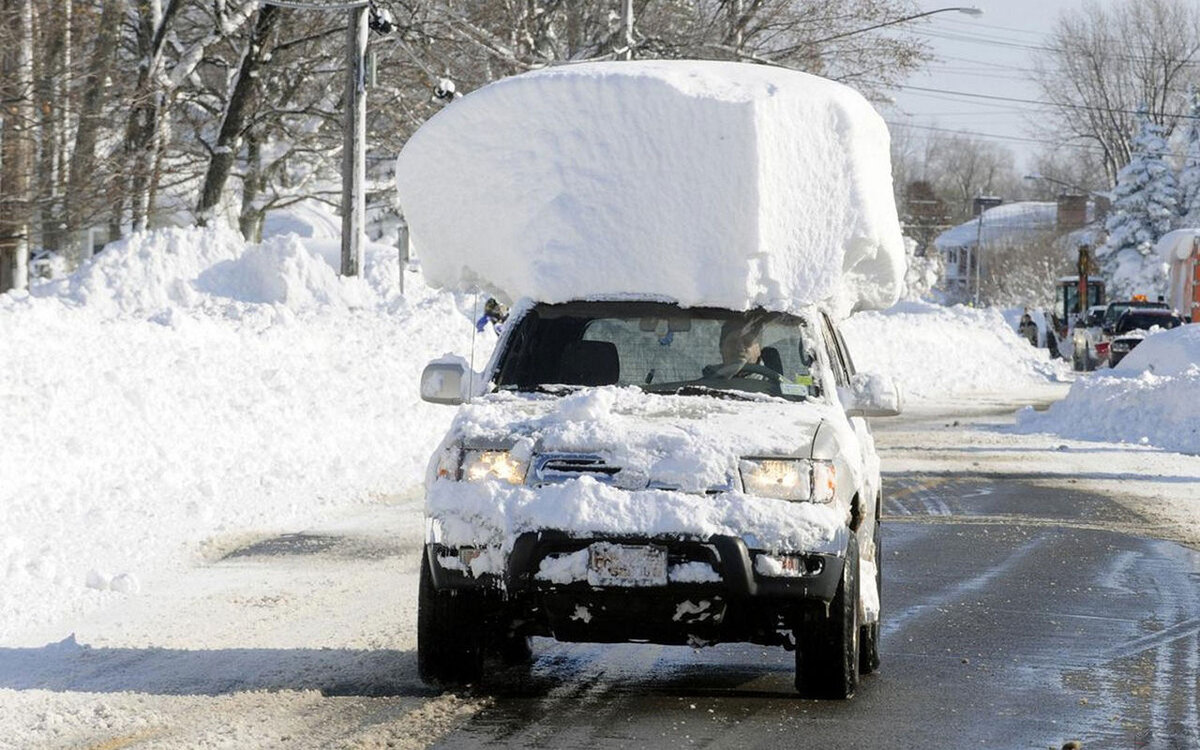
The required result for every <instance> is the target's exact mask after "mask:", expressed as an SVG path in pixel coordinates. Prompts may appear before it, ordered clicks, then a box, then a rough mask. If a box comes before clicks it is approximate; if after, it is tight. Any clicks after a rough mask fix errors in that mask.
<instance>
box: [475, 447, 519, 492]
mask: <svg viewBox="0 0 1200 750" xmlns="http://www.w3.org/2000/svg"><path fill="white" fill-rule="evenodd" d="M526 468H527V464H526V462H524V461H518V460H517V459H515V458H513V456H512V453H510V452H508V451H496V450H482V451H481V450H467V451H463V458H462V469H461V473H460V476H461V477H462V478H463V479H464V480H466V481H468V482H482V481H484V480H487V479H495V480H498V481H501V482H508V483H509V484H523V483H524V482H525V469H526Z"/></svg>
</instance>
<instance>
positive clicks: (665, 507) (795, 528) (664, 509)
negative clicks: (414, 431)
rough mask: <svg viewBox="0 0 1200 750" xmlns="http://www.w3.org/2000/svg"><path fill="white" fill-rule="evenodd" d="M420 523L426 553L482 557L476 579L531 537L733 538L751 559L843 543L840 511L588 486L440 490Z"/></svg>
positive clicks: (474, 565) (449, 486)
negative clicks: (457, 551) (459, 551)
mask: <svg viewBox="0 0 1200 750" xmlns="http://www.w3.org/2000/svg"><path fill="white" fill-rule="evenodd" d="M426 514H427V516H428V519H429V522H428V541H429V542H430V543H431V544H437V545H440V546H442V547H447V548H455V547H472V548H478V549H480V550H481V553H479V554H478V556H477V557H475V558H473V559H472V560H471V561H470V563H469V568H470V572H471V574H473V575H482V574H500V573H502V572H504V566H505V561H506V558H507V557H508V555H509V553H511V551H512V550H513V546H514V543H515V542H516V540H517V539H518V537H520V536H521V535H523V534H528V533H531V532H543V531H550V532H555V533H558V534H563V535H566V536H568V537H571V538H575V539H588V538H617V537H619V538H634V537H636V538H644V539H652V538H661V537H676V538H690V539H695V540H706V539H711V538H713V537H727V538H728V537H732V538H736V539H740V540H741V542H742V544H744V545H745V547H746V548H748V549H751V550H767V551H771V552H781V553H788V552H797V553H801V552H802V553H816V554H827V555H840V554H841V553H842V551H843V550H844V549H845V546H846V541H847V539H848V536H849V530H848V529H847V528H846V525H845V518H844V517H843V516H842V513H841V511H840V510H839V509H838V508H837V507H836V506H831V505H821V504H812V503H796V502H788V501H784V500H773V499H767V498H760V497H755V496H752V495H746V494H743V493H740V492H725V493H720V494H712V495H690V494H686V493H681V492H675V491H670V490H651V489H647V490H623V489H618V488H615V487H612V486H609V485H606V484H602V483H600V482H597V481H595V480H593V479H591V478H590V477H583V478H580V479H577V480H573V481H568V482H564V483H562V484H556V485H548V486H543V487H536V488H534V487H528V486H511V485H504V484H501V483H499V482H455V481H449V480H441V481H436V482H433V483H432V484H431V486H430V487H429V491H428V493H427V495H426ZM466 567H467V566H466V565H464V566H463V568H464V569H465V568H466ZM464 572H465V570H464Z"/></svg>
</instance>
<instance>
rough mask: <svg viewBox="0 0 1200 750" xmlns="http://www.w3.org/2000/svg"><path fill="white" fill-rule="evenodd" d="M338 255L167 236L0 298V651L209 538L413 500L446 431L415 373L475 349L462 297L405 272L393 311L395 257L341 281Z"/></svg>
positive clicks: (147, 238)
mask: <svg viewBox="0 0 1200 750" xmlns="http://www.w3.org/2000/svg"><path fill="white" fill-rule="evenodd" d="M337 252H338V250H337V241H336V240H328V239H327V240H322V239H305V240H299V239H296V238H294V237H287V238H275V239H272V240H269V241H267V242H265V243H264V244H262V245H258V246H247V245H246V244H245V243H244V242H242V240H241V238H240V236H238V235H236V234H233V233H230V232H224V231H200V230H169V231H161V232H155V233H151V234H143V235H135V236H133V237H130V238H129V239H127V240H125V241H123V242H121V243H118V244H115V245H112V246H110V247H109V248H108V249H107V250H106V251H105V252H104V253H102V254H101V255H100V256H98V257H97V258H96V259H95V260H94V261H92V262H91V263H90V264H89V265H87V266H85V267H83V268H81V269H80V270H79V271H78V272H77V273H76V274H75V275H73V276H71V277H69V278H67V279H63V280H60V281H56V282H51V283H48V284H42V285H38V286H35V287H34V288H33V290H32V294H28V295H27V294H7V295H2V296H0V643H6V644H7V643H9V642H10V641H6V639H8V638H11V637H13V636H14V635H15V634H16V633H18V632H19V631H21V630H22V629H24V628H25V627H27V626H31V625H34V624H36V623H39V622H47V621H49V620H52V619H58V618H61V617H62V616H63V615H66V614H69V613H71V612H78V611H83V610H86V609H88V608H91V607H94V606H96V605H97V604H99V603H102V602H104V601H108V600H109V599H111V598H113V597H122V596H131V595H136V593H137V590H138V589H139V588H143V589H145V588H147V587H153V586H154V581H155V579H156V578H159V577H160V574H164V573H169V572H170V571H171V570H173V569H176V570H177V569H178V568H179V567H180V566H184V565H187V564H189V563H190V561H191V560H192V559H194V558H195V557H196V556H197V555H198V554H200V552H201V551H202V547H201V544H200V543H201V542H202V541H204V540H207V539H216V540H217V541H218V543H220V542H221V540H222V538H223V535H228V534H229V533H232V532H234V531H237V532H239V533H245V532H247V531H251V532H253V531H263V532H272V531H278V530H281V529H294V528H295V526H296V525H297V524H303V523H305V522H306V520H307V519H312V518H315V517H318V516H319V515H320V514H322V513H328V512H329V511H330V510H331V509H333V508H335V507H337V506H339V505H343V506H344V505H348V504H355V503H363V502H370V501H371V500H372V498H373V497H376V496H378V495H382V494H394V493H398V492H403V491H405V490H412V491H415V485H416V484H417V483H419V481H420V479H421V476H422V474H423V469H424V466H425V463H426V461H427V459H428V456H429V454H430V453H431V452H432V450H433V448H434V447H435V446H436V445H437V442H438V440H439V439H440V438H441V436H442V433H443V432H444V431H445V429H446V427H447V424H448V422H449V420H450V418H451V417H452V416H453V411H452V410H449V409H439V408H437V407H434V406H431V405H427V404H423V403H422V402H421V401H420V400H419V398H418V394H417V381H418V378H419V374H420V369H421V367H422V366H423V365H424V363H425V362H426V361H427V360H429V359H431V358H433V357H436V356H438V355H441V354H443V353H444V352H446V351H447V350H448V349H453V350H455V351H458V352H463V353H465V352H467V351H468V350H469V347H470V330H471V327H470V322H469V321H468V318H467V315H469V314H470V302H469V301H467V300H463V304H461V305H460V304H458V301H457V300H456V298H455V297H454V296H453V295H448V294H445V293H431V292H430V291H428V289H426V288H425V287H424V285H423V284H421V283H420V281H419V278H418V277H417V276H416V275H413V274H409V279H410V281H409V284H410V287H409V293H408V295H407V298H406V297H404V296H401V295H400V294H399V290H398V285H397V278H398V275H399V268H398V266H397V259H396V251H395V248H393V247H384V246H376V247H371V248H369V250H368V254H367V263H366V272H365V274H364V276H363V278H361V279H357V280H355V279H350V280H348V279H341V278H339V277H338V276H337V274H336V272H335V271H334V267H335V263H336V258H337ZM414 287H415V288H414ZM464 313H465V314H464ZM492 339H494V337H492ZM480 340H481V342H483V344H484V346H483V347H482V348H486V345H487V344H488V343H490V342H487V341H484V339H482V338H481V339H480ZM485 354H486V352H485ZM481 356H482V355H481ZM226 543H227V540H226Z"/></svg>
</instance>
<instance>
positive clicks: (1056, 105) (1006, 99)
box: [874, 81, 1200, 120]
mask: <svg viewBox="0 0 1200 750" xmlns="http://www.w3.org/2000/svg"><path fill="white" fill-rule="evenodd" d="M874 85H876V86H882V87H885V88H887V87H889V86H890V87H892V88H898V89H904V90H905V91H922V92H925V93H930V94H943V95H947V96H962V97H966V98H968V99H985V100H988V101H996V102H1010V103H1014V104H1033V105H1037V106H1042V107H1049V108H1051V109H1076V110H1082V111H1086V112H1103V113H1105V114H1120V115H1140V114H1142V113H1141V112H1139V111H1138V110H1136V109H1117V108H1114V107H1097V106H1094V105H1090V104H1070V103H1067V102H1059V103H1056V102H1047V101H1043V100H1041V99H1021V98H1019V97H1014V96H1000V95H998V94H978V93H975V92H973V91H952V90H950V89H935V88H928V87H925V86H911V85H909V84H905V83H893V84H885V83H881V82H878V81H876V82H874ZM1148 114H1154V115H1160V116H1162V117H1168V116H1169V117H1174V118H1178V119H1181V120H1200V116H1197V115H1185V114H1171V113H1168V112H1149V113H1148Z"/></svg>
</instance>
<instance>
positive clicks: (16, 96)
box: [0, 0, 36, 292]
mask: <svg viewBox="0 0 1200 750" xmlns="http://www.w3.org/2000/svg"><path fill="white" fill-rule="evenodd" d="M0 22H2V24H3V25H2V27H0V28H2V29H3V38H2V39H0V43H2V44H3V47H2V51H0V72H2V75H0V101H2V102H3V110H0V111H2V112H3V126H2V128H0V292H6V291H8V290H9V289H13V288H16V289H22V288H24V287H25V286H26V285H27V284H28V281H29V278H28V277H29V270H28V265H27V263H28V260H29V238H30V234H31V233H32V230H33V205H34V203H33V191H32V187H33V181H32V172H33V155H34V140H33V139H34V129H35V124H36V119H35V114H34V106H33V97H34V91H33V6H32V5H30V4H29V3H27V2H26V0H2V3H0Z"/></svg>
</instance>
